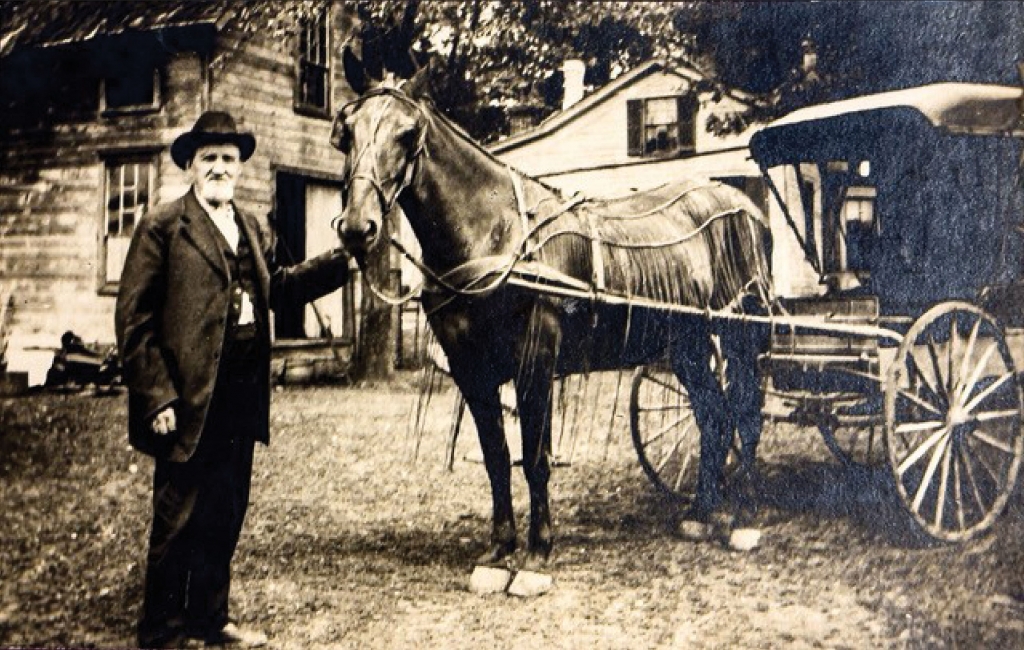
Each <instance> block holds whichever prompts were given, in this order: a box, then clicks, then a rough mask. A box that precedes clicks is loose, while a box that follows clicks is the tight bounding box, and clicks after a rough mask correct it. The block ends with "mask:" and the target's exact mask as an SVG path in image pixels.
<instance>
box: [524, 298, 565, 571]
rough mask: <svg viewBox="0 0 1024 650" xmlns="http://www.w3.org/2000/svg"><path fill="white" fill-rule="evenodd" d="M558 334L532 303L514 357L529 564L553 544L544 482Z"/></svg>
mask: <svg viewBox="0 0 1024 650" xmlns="http://www.w3.org/2000/svg"><path fill="white" fill-rule="evenodd" d="M560 338H561V333H560V328H559V327H558V323H557V321H556V320H555V318H554V315H553V314H550V313H542V312H541V311H540V310H539V309H538V310H537V312H535V313H534V327H532V328H531V335H530V339H531V340H530V341H529V342H528V345H526V346H525V348H524V350H523V351H522V354H521V355H520V358H519V363H520V368H519V373H518V374H517V377H516V400H517V402H518V405H517V406H518V409H519V428H520V431H521V433H522V438H523V473H524V474H525V475H526V483H527V485H528V486H529V490H530V532H529V537H528V538H527V540H528V541H527V547H526V548H527V554H528V556H529V557H528V558H527V562H528V563H534V564H543V563H544V562H546V561H547V559H548V557H549V556H550V555H551V549H552V546H553V545H554V534H553V532H552V526H551V507H550V494H549V491H548V484H549V482H550V479H551V404H552V389H553V386H554V374H555V360H556V358H557V353H558V352H557V351H558V344H559V341H560Z"/></svg>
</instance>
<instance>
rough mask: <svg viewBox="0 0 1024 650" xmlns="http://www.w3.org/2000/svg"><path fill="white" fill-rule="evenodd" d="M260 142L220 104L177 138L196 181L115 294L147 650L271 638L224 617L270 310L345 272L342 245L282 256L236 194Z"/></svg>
mask: <svg viewBox="0 0 1024 650" xmlns="http://www.w3.org/2000/svg"><path fill="white" fill-rule="evenodd" d="M255 148H256V141H255V138H254V137H253V135H252V134H250V133H244V132H239V131H238V129H237V128H236V125H235V121H234V119H232V117H231V116H230V115H228V114H227V113H222V112H207V113H204V114H203V115H202V116H200V118H199V119H198V121H197V122H196V123H195V126H194V127H193V129H192V130H191V131H189V132H187V133H185V134H183V135H181V136H180V137H178V138H177V139H176V140H175V141H174V143H173V145H172V146H171V158H172V159H173V160H174V163H175V164H176V165H178V166H179V167H180V168H182V169H183V170H185V171H186V172H187V174H188V176H189V178H190V179H191V181H192V186H191V189H190V191H189V192H187V193H186V194H185V195H184V196H182V197H181V198H179V199H177V200H175V201H172V202H170V203H166V204H163V205H160V206H157V207H156V208H154V209H153V210H152V211H151V212H150V213H149V214H147V215H146V216H145V217H144V218H142V219H141V220H140V222H139V223H138V225H137V227H136V230H135V234H134V237H133V239H132V243H131V246H130V249H129V251H128V258H127V261H126V262H125V268H124V273H123V275H122V281H121V290H120V293H119V294H118V297H117V311H116V329H117V341H118V347H119V351H120V354H121V358H122V362H123V365H124V376H125V381H126V384H127V386H128V431H129V440H130V442H131V444H132V445H133V446H135V448H136V449H138V450H139V451H142V452H143V453H146V454H149V455H151V456H153V457H154V458H155V470H154V478H153V525H152V530H151V532H150V538H149V553H148V556H147V568H146V579H145V580H146V584H145V597H144V603H143V611H142V618H141V620H140V622H139V627H138V641H139V645H140V646H142V647H144V648H151V647H186V646H187V645H188V644H194V643H197V642H198V641H194V640H201V641H205V642H206V644H207V645H238V646H245V647H255V646H259V645H263V644H265V643H266V636H265V635H263V634H261V633H259V632H255V631H252V630H243V629H241V628H239V627H238V626H237V625H236V624H235V623H233V622H232V621H231V620H230V619H229V618H228V590H229V584H230V576H231V566H230V565H231V558H232V556H233V555H234V552H235V546H236V544H237V542H238V538H239V534H240V532H241V529H242V522H243V519H244V517H245V512H246V507H247V505H248V501H249V485H250V478H251V471H252V460H253V448H254V446H255V442H256V441H260V442H263V443H267V442H268V440H269V434H268V429H269V416H268V410H269V403H270V381H269V379H270V316H269V309H270V308H272V307H273V306H274V305H275V304H277V301H278V300H279V299H281V298H282V296H284V295H286V294H290V295H291V296H292V297H293V298H294V297H298V298H300V299H301V300H303V301H307V302H308V301H311V300H315V299H316V298H318V297H320V296H322V295H325V294H327V293H330V292H331V291H333V290H335V289H337V288H338V287H340V286H341V285H342V284H344V283H345V282H346V280H347V278H348V260H347V258H346V257H345V255H344V254H343V253H342V252H341V251H340V250H334V251H331V252H329V253H326V254H324V255H322V256H320V257H317V258H314V259H311V260H309V261H307V262H304V263H302V264H299V265H297V266H293V267H281V266H278V265H277V264H276V263H275V261H274V258H273V245H272V242H271V240H270V238H268V237H267V236H266V235H265V233H264V231H263V230H262V229H261V228H260V227H259V225H258V224H257V222H256V221H255V220H254V219H253V218H252V217H251V216H249V215H247V214H245V213H243V212H241V211H239V210H238V209H237V207H236V206H235V205H234V203H233V201H232V200H233V198H234V192H235V185H236V183H237V181H238V177H239V173H240V172H241V169H242V164H243V163H244V162H245V161H246V160H248V159H249V157H250V156H251V155H252V154H253V151H254V150H255Z"/></svg>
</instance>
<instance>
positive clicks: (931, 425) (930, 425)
mask: <svg viewBox="0 0 1024 650" xmlns="http://www.w3.org/2000/svg"><path fill="white" fill-rule="evenodd" d="M945 424H946V423H945V422H941V421H939V420H925V421H923V422H904V423H903V424H897V425H896V432H897V433H920V432H922V431H931V430H932V429H938V428H939V427H941V426H945Z"/></svg>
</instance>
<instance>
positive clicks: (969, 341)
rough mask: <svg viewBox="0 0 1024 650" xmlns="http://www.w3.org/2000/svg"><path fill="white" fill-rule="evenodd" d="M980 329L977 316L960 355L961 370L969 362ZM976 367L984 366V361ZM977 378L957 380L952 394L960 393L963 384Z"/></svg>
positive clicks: (979, 320)
mask: <svg viewBox="0 0 1024 650" xmlns="http://www.w3.org/2000/svg"><path fill="white" fill-rule="evenodd" d="M980 329H981V319H980V318H979V319H978V320H976V321H974V327H972V328H971V334H970V336H968V337H967V346H966V347H964V353H963V356H961V357H960V370H961V371H963V370H965V369H966V368H967V366H968V365H969V364H970V363H971V355H972V354H973V353H974V344H975V343H976V342H977V340H978V330H980ZM950 356H951V357H952V355H950ZM978 367H979V368H984V367H985V364H984V363H979V364H978ZM975 371H977V368H975ZM961 378H962V375H961ZM977 380H978V378H977V377H972V378H971V380H970V381H967V382H960V381H958V382H957V384H956V387H955V388H954V389H953V394H954V395H960V394H962V393H961V391H962V390H964V387H965V386H967V385H973V384H974V382H976V381H977Z"/></svg>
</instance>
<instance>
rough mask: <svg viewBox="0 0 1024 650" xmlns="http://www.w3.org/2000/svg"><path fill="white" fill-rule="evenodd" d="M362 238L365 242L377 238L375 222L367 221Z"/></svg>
mask: <svg viewBox="0 0 1024 650" xmlns="http://www.w3.org/2000/svg"><path fill="white" fill-rule="evenodd" d="M363 236H364V237H365V238H366V239H367V240H371V239H373V238H374V237H376V236H377V222H375V221H367V222H366V228H364V229H363Z"/></svg>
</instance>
